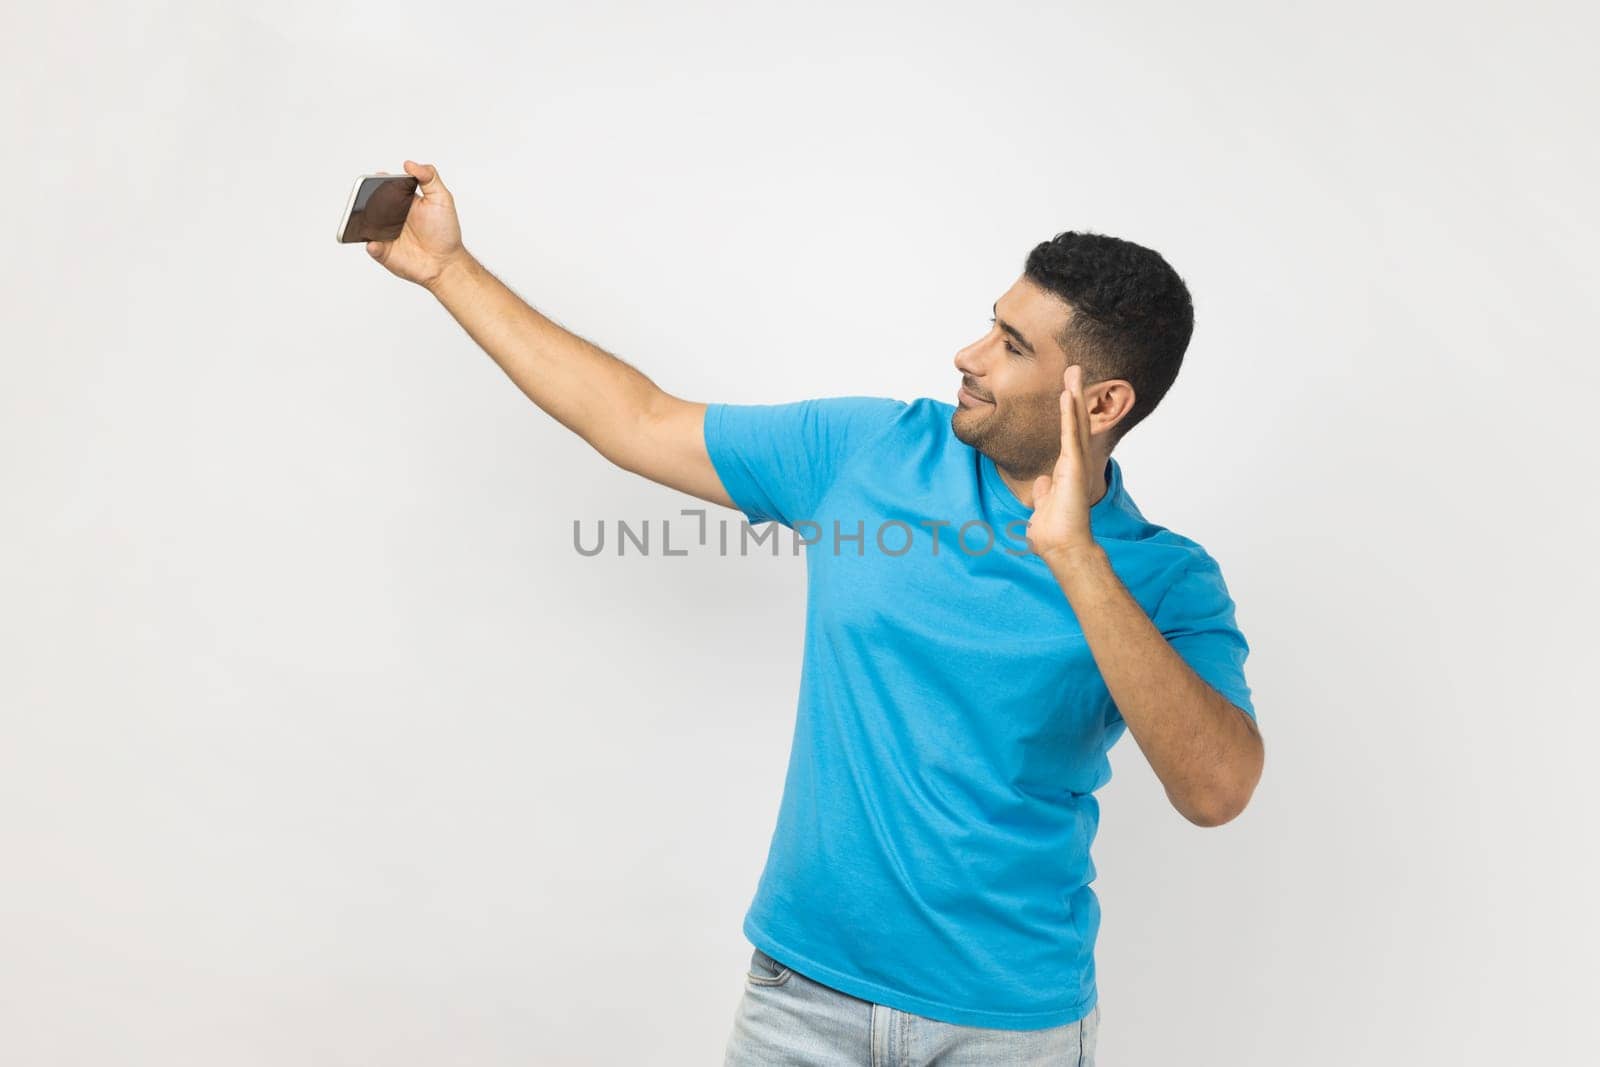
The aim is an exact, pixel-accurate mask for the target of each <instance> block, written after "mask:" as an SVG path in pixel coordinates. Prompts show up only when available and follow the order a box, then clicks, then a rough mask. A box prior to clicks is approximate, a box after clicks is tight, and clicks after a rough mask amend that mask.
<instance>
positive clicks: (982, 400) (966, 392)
mask: <svg viewBox="0 0 1600 1067" xmlns="http://www.w3.org/2000/svg"><path fill="white" fill-rule="evenodd" d="M960 392H961V393H962V395H963V396H965V397H966V398H967V399H968V400H971V401H972V402H973V403H975V404H988V403H991V401H990V400H989V398H988V397H985V396H979V395H978V394H977V393H974V392H973V391H972V390H971V389H968V388H967V385H966V383H965V382H962V383H961V389H960Z"/></svg>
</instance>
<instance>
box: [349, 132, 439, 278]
mask: <svg viewBox="0 0 1600 1067" xmlns="http://www.w3.org/2000/svg"><path fill="white" fill-rule="evenodd" d="M405 170H406V173H405V174H387V173H385V172H383V171H379V172H378V173H376V174H364V175H361V176H360V177H359V178H357V179H356V184H355V188H353V189H352V190H351V191H350V199H349V202H348V203H347V204H346V205H345V213H344V216H343V218H342V219H341V220H340V223H339V232H338V235H337V236H338V239H339V241H340V243H342V244H353V243H355V242H357V241H365V242H366V245H367V253H368V254H369V255H371V256H372V258H373V259H375V260H377V261H378V262H379V263H381V264H383V266H384V267H385V268H386V269H388V271H389V272H390V273H391V274H394V275H396V276H398V277H401V278H404V279H406V280H407V281H410V282H416V283H417V284H418V285H422V286H428V285H431V284H432V283H433V282H434V281H435V280H437V279H438V277H439V276H440V274H442V273H443V271H444V268H445V267H446V266H447V265H449V264H450V263H451V262H452V261H454V260H456V259H458V258H460V257H463V256H465V255H466V254H467V252H466V249H465V248H464V247H463V246H462V244H461V225H460V222H459V221H458V220H457V218H456V207H455V201H454V200H453V199H452V198H451V196H450V190H448V189H446V188H445V186H444V182H443V181H441V180H440V179H439V172H438V171H437V170H436V169H435V168H434V167H433V166H432V165H431V164H427V163H414V162H412V161H411V160H409V159H408V160H406V161H405ZM419 189H420V190H421V192H422V195H421V196H420V197H419V196H417V195H416V191H417V190H419Z"/></svg>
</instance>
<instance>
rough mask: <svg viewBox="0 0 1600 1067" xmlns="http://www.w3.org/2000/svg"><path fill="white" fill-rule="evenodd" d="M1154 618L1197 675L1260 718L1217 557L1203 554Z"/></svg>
mask: <svg viewBox="0 0 1600 1067" xmlns="http://www.w3.org/2000/svg"><path fill="white" fill-rule="evenodd" d="M1154 622H1155V624H1156V628H1157V629H1158V630H1160V631H1161V635H1162V636H1163V637H1165V638H1166V639H1167V641H1168V643H1169V644H1171V645H1172V647H1173V648H1174V649H1176V650H1177V653H1178V655H1180V656H1182V657H1183V660H1184V662H1185V663H1187V664H1188V665H1189V666H1190V667H1191V668H1192V669H1193V670H1194V672H1195V673H1196V674H1198V675H1199V676H1200V677H1201V678H1202V679H1204V680H1205V681H1206V683H1207V684H1209V685H1210V686H1211V687H1212V688H1213V689H1215V690H1216V691H1217V692H1219V693H1221V694H1222V695H1223V696H1224V697H1226V698H1227V699H1228V700H1229V701H1231V702H1232V703H1234V704H1236V705H1238V706H1239V708H1240V709H1241V710H1243V711H1244V712H1245V714H1247V715H1249V716H1250V718H1252V719H1254V718H1255V717H1256V709H1255V705H1254V704H1252V703H1251V700H1250V686H1249V685H1248V684H1247V683H1246V681H1245V676H1244V661H1245V659H1246V657H1248V656H1249V654H1250V645H1249V642H1247V641H1246V640H1245V636H1244V634H1243V633H1242V632H1241V631H1240V629H1239V626H1238V624H1237V622H1236V621H1235V619H1234V604H1233V597H1231V596H1230V595H1229V594H1228V586H1227V583H1226V582H1224V581H1223V580H1222V569H1221V568H1220V567H1218V566H1217V562H1216V560H1214V559H1212V558H1211V557H1210V556H1207V555H1204V554H1202V555H1201V556H1200V558H1199V559H1198V560H1196V561H1194V562H1191V563H1190V564H1189V566H1188V568H1187V569H1186V570H1185V571H1184V573H1183V576H1182V577H1181V578H1179V579H1178V581H1177V583H1176V584H1175V585H1173V587H1172V588H1171V589H1169V590H1168V591H1167V594H1166V595H1165V596H1164V597H1162V599H1161V603H1160V604H1159V605H1158V606H1157V608H1156V612H1155V616H1154Z"/></svg>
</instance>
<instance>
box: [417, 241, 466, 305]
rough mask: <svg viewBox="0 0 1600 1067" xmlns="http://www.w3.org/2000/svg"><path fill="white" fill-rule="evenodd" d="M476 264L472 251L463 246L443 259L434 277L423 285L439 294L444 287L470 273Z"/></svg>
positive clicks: (436, 294) (431, 291) (434, 293)
mask: <svg viewBox="0 0 1600 1067" xmlns="http://www.w3.org/2000/svg"><path fill="white" fill-rule="evenodd" d="M474 265H475V261H474V260H473V258H472V253H471V252H468V251H467V250H466V249H465V248H461V249H459V250H457V251H456V252H454V253H452V254H450V255H448V256H446V257H445V258H444V259H442V260H441V261H440V263H439V269H438V270H437V271H436V272H435V273H434V275H433V277H431V278H429V279H428V280H427V281H425V282H423V283H422V287H423V288H424V289H426V290H428V292H430V293H432V294H433V295H434V296H438V295H439V293H440V291H441V290H442V289H444V288H445V287H447V286H450V285H453V284H455V283H456V282H457V281H459V280H461V279H463V278H465V277H466V276H467V275H468V274H470V273H471V270H472V267H473V266H474Z"/></svg>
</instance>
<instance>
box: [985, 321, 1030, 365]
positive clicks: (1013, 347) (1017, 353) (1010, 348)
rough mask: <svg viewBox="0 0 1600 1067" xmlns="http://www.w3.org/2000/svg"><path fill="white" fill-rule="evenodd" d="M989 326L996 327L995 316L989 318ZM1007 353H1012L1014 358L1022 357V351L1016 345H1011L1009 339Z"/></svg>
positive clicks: (1007, 340) (1007, 339)
mask: <svg viewBox="0 0 1600 1067" xmlns="http://www.w3.org/2000/svg"><path fill="white" fill-rule="evenodd" d="M989 325H990V326H993V325H994V316H993V315H991V316H989ZM1006 351H1007V352H1010V353H1011V354H1012V355H1013V356H1020V355H1022V351H1021V350H1020V349H1019V348H1017V346H1016V345H1014V344H1012V343H1011V339H1010V338H1009V337H1008V338H1006Z"/></svg>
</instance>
